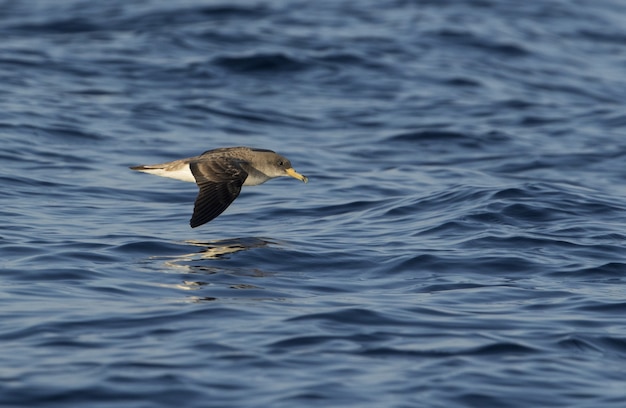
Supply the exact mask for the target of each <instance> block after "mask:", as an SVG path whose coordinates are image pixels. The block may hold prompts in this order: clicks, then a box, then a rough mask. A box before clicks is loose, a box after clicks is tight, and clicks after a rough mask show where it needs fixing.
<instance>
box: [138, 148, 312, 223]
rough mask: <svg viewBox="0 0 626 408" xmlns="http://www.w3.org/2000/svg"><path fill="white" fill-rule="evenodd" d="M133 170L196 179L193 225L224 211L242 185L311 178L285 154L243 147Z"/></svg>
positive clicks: (304, 180) (221, 149) (205, 153)
mask: <svg viewBox="0 0 626 408" xmlns="http://www.w3.org/2000/svg"><path fill="white" fill-rule="evenodd" d="M131 169H132V170H137V171H141V172H144V173H149V174H154V175H157V176H161V177H169V178H174V179H177V180H182V181H190V182H195V183H196V184H197V185H198V188H199V189H200V191H199V193H198V197H196V202H195V205H194V209H193V216H192V217H191V220H190V221H189V224H190V225H191V227H192V228H195V227H198V226H200V225H202V224H206V223H207V222H209V221H211V220H212V219H214V218H215V217H217V216H218V215H220V214H221V213H222V212H224V210H225V209H226V208H227V207H228V206H229V205H230V204H231V203H232V202H233V201H234V200H235V198H237V196H238V195H239V192H241V187H242V186H256V185H258V184H263V183H265V182H266V181H267V180H270V179H273V178H276V177H293V178H296V179H298V180H300V181H303V182H305V183H306V182H307V181H308V180H309V179H308V178H307V177H305V176H303V175H302V174H299V173H298V172H296V171H295V170H294V169H293V167H292V166H291V162H290V161H289V160H288V159H287V158H285V157H284V156H281V155H279V154H277V153H276V152H273V151H272V150H266V149H255V148H251V147H243V146H239V147H223V148H219V149H213V150H208V151H206V152H204V153H202V154H201V155H199V156H194V157H188V158H186V159H180V160H174V161H171V162H167V163H161V164H145V165H140V166H133V167H131Z"/></svg>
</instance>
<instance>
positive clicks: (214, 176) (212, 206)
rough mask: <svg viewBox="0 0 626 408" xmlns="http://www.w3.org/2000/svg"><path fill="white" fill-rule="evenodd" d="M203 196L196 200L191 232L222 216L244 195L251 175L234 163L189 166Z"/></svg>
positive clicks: (196, 163)
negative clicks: (244, 188)
mask: <svg viewBox="0 0 626 408" xmlns="http://www.w3.org/2000/svg"><path fill="white" fill-rule="evenodd" d="M189 168H190V169H191V173H192V174H193V176H194V177H195V179H196V184H198V188H199V189H200V192H199V193H198V197H196V202H195V205H194V208H193V216H192V217H191V220H190V221H189V224H190V225H191V227H192V228H195V227H198V226H200V225H202V224H205V223H207V222H209V221H211V220H212V219H213V218H215V217H217V216H218V215H220V214H221V213H222V212H224V210H225V209H226V208H227V207H228V206H229V205H230V204H231V203H232V202H233V201H234V200H235V198H237V196H238V195H239V192H241V186H242V185H243V183H244V181H245V180H246V177H248V173H247V172H246V171H245V170H243V169H242V168H241V166H240V164H239V162H237V161H235V160H227V159H224V160H212V161H201V162H191V163H189Z"/></svg>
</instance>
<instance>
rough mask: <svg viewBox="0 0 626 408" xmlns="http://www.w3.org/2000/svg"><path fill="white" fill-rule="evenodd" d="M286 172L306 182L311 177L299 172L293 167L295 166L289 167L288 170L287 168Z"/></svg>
mask: <svg viewBox="0 0 626 408" xmlns="http://www.w3.org/2000/svg"><path fill="white" fill-rule="evenodd" d="M285 173H287V174H288V175H289V176H291V177H293V178H295V179H298V180H300V181H303V182H305V183H306V182H307V181H309V178H308V177H307V176H303V175H302V174H300V173H298V172H297V171H295V170H294V169H293V167H289V168H288V169H287V170H285Z"/></svg>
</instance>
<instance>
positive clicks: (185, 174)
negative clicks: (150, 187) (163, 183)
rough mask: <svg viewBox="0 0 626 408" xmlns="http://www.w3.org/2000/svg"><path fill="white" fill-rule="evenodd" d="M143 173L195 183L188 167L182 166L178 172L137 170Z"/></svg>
mask: <svg viewBox="0 0 626 408" xmlns="http://www.w3.org/2000/svg"><path fill="white" fill-rule="evenodd" d="M139 171H142V172H144V173H148V174H154V175H155V176H161V177H168V178H173V179H176V180H182V181H189V182H191V183H195V182H196V179H195V177H194V176H193V174H192V173H191V169H190V168H189V165H186V166H182V167H181V168H180V169H178V170H165V169H142V170H139Z"/></svg>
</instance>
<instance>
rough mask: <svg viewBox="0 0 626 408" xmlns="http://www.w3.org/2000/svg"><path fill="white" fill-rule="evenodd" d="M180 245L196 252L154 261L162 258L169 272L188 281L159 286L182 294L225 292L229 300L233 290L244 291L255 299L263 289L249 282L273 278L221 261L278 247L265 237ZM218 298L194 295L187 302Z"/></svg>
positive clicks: (253, 269) (188, 242)
mask: <svg viewBox="0 0 626 408" xmlns="http://www.w3.org/2000/svg"><path fill="white" fill-rule="evenodd" d="M184 244H185V246H186V247H189V246H192V247H193V248H194V249H196V251H194V252H191V253H186V254H182V255H172V256H159V257H157V258H159V259H165V261H164V263H163V265H164V266H165V267H166V269H167V270H168V271H169V272H170V273H171V272H175V273H176V274H183V275H192V274H193V276H187V278H191V279H185V280H183V281H182V282H179V283H176V284H160V285H159V286H162V287H172V288H176V289H179V290H185V291H198V290H200V291H201V292H206V291H207V290H208V291H211V292H217V293H222V295H223V294H224V293H223V292H224V291H225V290H227V291H228V293H229V294H231V295H230V296H229V297H232V294H233V293H234V292H233V291H232V290H233V289H235V290H245V292H247V293H249V294H250V295H252V292H254V293H256V295H255V296H258V295H259V293H258V291H262V290H263V288H262V287H260V286H257V285H255V284H251V283H250V282H249V279H250V278H253V279H255V278H260V277H266V276H272V275H274V274H273V273H270V272H264V271H261V270H259V269H258V268H249V267H245V266H244V267H242V266H241V265H233V264H232V263H231V262H222V261H227V260H228V259H229V258H230V257H231V256H232V255H233V254H236V253H238V252H242V251H248V250H251V249H255V248H263V247H267V246H270V245H273V246H275V245H278V243H277V242H275V241H271V240H269V239H265V238H257V237H245V238H231V239H221V240H213V241H196V240H193V241H192V240H189V241H185V242H184ZM234 263H235V264H237V263H238V262H236V261H235V262H234ZM209 275H210V276H211V278H210V280H209V279H208V276H209ZM255 280H256V279H255ZM255 283H256V282H255ZM217 293H215V294H217ZM212 294H213V293H212ZM219 297H223V296H219ZM219 297H214V296H201V297H196V296H194V297H192V299H191V300H192V301H215V300H217V299H218V298H219ZM237 297H240V296H237ZM244 297H247V296H244Z"/></svg>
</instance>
